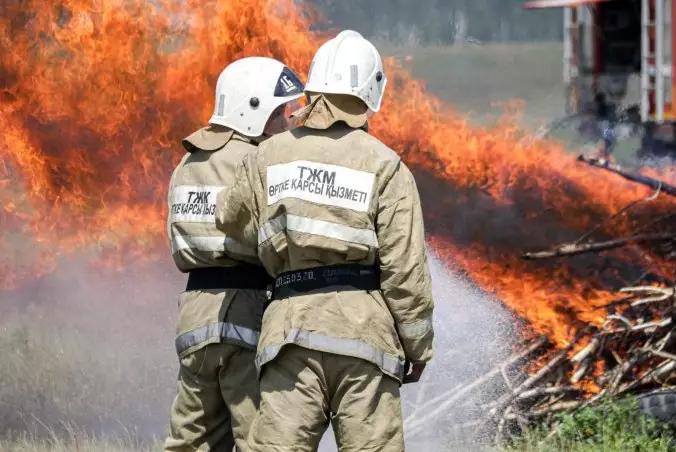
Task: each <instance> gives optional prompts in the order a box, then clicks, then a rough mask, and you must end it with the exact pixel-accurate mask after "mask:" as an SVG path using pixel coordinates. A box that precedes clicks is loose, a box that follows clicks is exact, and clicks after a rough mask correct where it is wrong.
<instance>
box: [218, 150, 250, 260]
mask: <svg viewBox="0 0 676 452" xmlns="http://www.w3.org/2000/svg"><path fill="white" fill-rule="evenodd" d="M252 154H253V153H250V154H249V155H247V156H246V157H245V158H244V160H243V161H242V163H241V164H240V165H239V167H238V169H237V175H236V176H235V181H234V183H233V185H232V186H231V187H229V188H224V189H223V190H221V191H220V192H219V193H218V196H217V197H216V227H217V228H218V229H219V230H220V231H221V232H223V233H224V234H225V235H226V236H228V237H231V238H232V239H234V240H236V241H237V242H239V243H241V244H243V245H246V246H249V247H251V248H254V249H255V248H256V247H257V246H258V232H257V231H258V224H257V223H258V222H257V214H256V210H255V199H254V190H253V186H254V182H253V179H252V177H253V175H254V174H252V162H253V161H252V158H253V156H252Z"/></svg>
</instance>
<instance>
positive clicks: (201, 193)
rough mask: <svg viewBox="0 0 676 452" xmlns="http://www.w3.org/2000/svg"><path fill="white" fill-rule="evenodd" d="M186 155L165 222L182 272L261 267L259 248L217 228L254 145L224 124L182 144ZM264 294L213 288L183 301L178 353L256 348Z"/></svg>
mask: <svg viewBox="0 0 676 452" xmlns="http://www.w3.org/2000/svg"><path fill="white" fill-rule="evenodd" d="M182 144H183V146H184V147H185V149H186V150H187V151H188V153H187V154H186V155H185V157H184V158H183V159H182V160H181V162H180V164H179V165H178V166H177V167H176V169H175V170H174V173H173V174H172V176H171V181H170V184H169V192H168V203H169V214H168V219H167V229H168V235H169V238H170V241H171V252H172V255H173V258H174V262H175V263H176V266H177V267H178V268H179V270H181V271H182V272H189V271H190V270H194V269H198V268H207V267H235V266H238V265H240V264H241V263H248V264H254V265H258V266H260V265H261V264H260V261H259V260H258V257H257V255H256V247H255V246H246V245H243V244H242V243H240V242H238V241H235V240H233V239H232V238H230V237H227V236H226V235H225V234H223V232H221V231H219V230H218V229H216V224H215V215H214V214H215V211H216V196H217V194H218V192H220V191H221V190H223V189H224V188H226V187H228V186H231V185H232V184H233V182H234V180H235V173H236V169H237V166H238V164H239V163H240V162H241V161H242V159H243V158H244V157H245V156H246V155H247V154H248V153H249V152H250V151H252V150H254V149H256V143H254V142H253V141H251V140H250V139H248V138H247V137H244V136H242V135H239V134H237V133H235V132H233V131H232V130H230V129H227V128H225V127H221V126H209V127H205V128H202V129H200V130H198V131H197V132H195V133H193V134H192V135H190V136H189V137H187V138H185V139H184V140H183V142H182ZM266 299H267V297H266V293H265V291H259V290H241V289H209V290H190V291H185V292H183V293H182V294H181V296H180V298H179V310H180V312H179V322H178V330H177V335H178V337H177V339H176V350H177V352H178V354H179V357H181V358H182V357H184V356H186V355H188V354H189V353H192V352H194V351H196V350H199V349H200V348H202V347H204V346H205V345H207V344H211V343H217V342H226V343H232V344H236V345H240V346H243V347H246V348H249V349H252V350H255V349H256V345H257V343H258V338H259V336H260V325H261V321H262V317H263V309H264V304H265V302H266Z"/></svg>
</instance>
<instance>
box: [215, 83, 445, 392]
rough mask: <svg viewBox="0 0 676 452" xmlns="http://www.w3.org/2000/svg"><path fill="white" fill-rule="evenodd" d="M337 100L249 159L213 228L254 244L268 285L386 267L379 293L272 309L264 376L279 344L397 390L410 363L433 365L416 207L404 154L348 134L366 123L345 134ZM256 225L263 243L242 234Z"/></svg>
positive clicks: (299, 299) (261, 360)
mask: <svg viewBox="0 0 676 452" xmlns="http://www.w3.org/2000/svg"><path fill="white" fill-rule="evenodd" d="M336 103H338V102H334V103H333V104H332V103H329V102H328V101H327V100H326V99H324V96H320V98H319V99H317V98H315V99H314V101H313V102H312V104H311V105H309V106H308V107H306V110H305V113H303V114H302V117H301V120H302V121H303V122H304V123H305V124H306V126H305V127H300V128H298V129H295V130H292V131H289V132H286V133H283V134H280V135H277V136H275V137H272V138H270V139H269V140H267V141H265V142H264V143H262V144H261V145H260V146H259V148H258V149H257V150H256V151H254V152H252V153H250V154H249V155H248V156H247V157H246V158H245V159H244V161H243V165H242V167H241V168H240V170H239V172H238V177H237V182H236V184H235V186H234V187H233V189H232V190H228V191H223V192H222V193H220V194H219V196H218V201H217V213H216V222H217V226H218V228H219V229H220V230H222V231H224V232H225V233H226V234H228V235H230V236H232V237H233V238H236V239H238V240H241V241H243V242H245V243H247V244H248V245H250V246H254V245H257V246H258V255H259V257H260V259H261V262H262V263H263V265H264V266H265V267H266V269H267V270H268V273H270V274H271V275H273V276H277V275H279V274H280V273H282V272H286V271H290V270H300V269H307V268H312V267H318V266H324V265H334V264H345V263H355V264H365V265H369V264H373V263H375V262H378V263H379V264H380V269H381V290H380V291H368V292H367V291H363V292H359V291H343V292H341V291H335V290H331V289H330V288H328V289H326V290H318V291H314V292H309V293H306V294H302V295H299V296H295V297H292V298H287V299H279V300H275V301H274V302H273V303H272V304H271V305H270V306H269V307H268V309H267V310H266V312H265V316H264V320H263V329H262V335H261V340H260V342H259V345H258V354H257V359H256V364H257V366H258V370H259V372H260V369H261V367H262V366H263V365H264V364H265V363H267V362H269V361H270V360H272V359H274V358H275V356H276V355H277V354H278V353H279V351H280V348H281V347H282V346H284V345H285V344H296V345H299V346H302V347H306V348H310V349H314V350H320V351H325V352H331V353H336V354H339V355H345V356H353V357H357V358H362V359H365V360H368V361H370V362H372V363H374V364H376V365H377V366H379V367H380V369H382V371H383V372H384V373H386V374H388V375H390V376H392V377H394V378H396V379H398V380H400V381H401V379H402V377H403V373H404V359H405V358H406V359H408V360H410V361H413V362H426V361H429V360H430V359H431V357H432V339H433V336H434V333H433V329H432V311H433V302H432V293H431V279H430V274H429V268H428V265H427V255H426V249H425V242H424V227H423V218H422V212H421V207H420V199H419V195H418V191H417V187H416V184H415V180H414V178H413V176H412V174H411V173H410V171H409V170H408V168H407V167H406V166H405V165H404V164H403V162H401V160H400V159H399V156H398V155H397V154H396V153H395V152H393V151H392V150H390V149H389V148H388V147H387V146H385V145H384V144H383V143H381V142H380V141H378V140H377V139H376V138H374V137H373V136H371V135H369V134H368V133H367V132H365V131H364V130H362V129H361V128H353V127H354V126H360V125H361V126H363V125H365V124H364V123H365V116H364V117H363V120H362V121H361V124H359V121H356V122H355V121H354V120H352V121H349V122H351V123H352V126H353V127H350V126H349V125H348V124H347V122H348V121H345V120H344V118H341V117H340V112H339V111H337V110H336V109H335V108H333V107H335V104H336ZM308 108H309V109H310V111H309V114H308V111H307V109H308ZM313 109H314V112H313V111H312V110H313ZM348 119H350V118H348ZM352 119H354V118H352ZM357 119H358V118H357ZM307 125H311V126H313V127H316V128H310V127H307ZM252 225H253V228H255V229H257V230H258V240H257V242H256V241H254V240H253V239H252V238H251V237H250V236H248V237H247V234H242V233H241V231H243V230H245V229H246V230H250V229H251V227H252Z"/></svg>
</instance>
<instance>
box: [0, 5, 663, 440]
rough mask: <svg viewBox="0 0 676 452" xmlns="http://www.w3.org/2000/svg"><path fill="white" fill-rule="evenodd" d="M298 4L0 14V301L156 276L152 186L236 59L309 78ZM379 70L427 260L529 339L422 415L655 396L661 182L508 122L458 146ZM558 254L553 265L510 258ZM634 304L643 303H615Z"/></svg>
mask: <svg viewBox="0 0 676 452" xmlns="http://www.w3.org/2000/svg"><path fill="white" fill-rule="evenodd" d="M310 3H311V2H296V1H293V0H275V1H271V0H228V1H216V0H206V1H205V0H200V1H196V0H187V1H186V0H157V1H153V2H148V1H146V0H124V1H122V0H54V1H50V2H43V1H38V0H21V1H18V0H6V1H4V2H1V4H2V7H0V256H2V259H0V290H21V287H22V285H24V284H27V283H29V282H30V281H33V280H35V279H36V278H38V277H40V276H43V275H46V274H49V273H52V272H58V271H59V268H60V267H59V266H60V265H61V258H62V257H63V256H72V255H76V254H78V253H79V254H85V253H87V254H88V255H95V256H97V257H98V259H99V260H98V261H97V264H101V265H103V264H105V265H104V267H105V268H106V269H107V270H108V271H111V272H115V271H116V270H117V269H120V268H126V269H129V268H134V269H138V272H141V271H142V270H141V269H142V267H143V266H147V265H151V266H152V265H156V264H157V262H158V261H159V260H164V259H168V251H167V239H166V236H165V227H164V218H165V215H166V205H165V199H166V198H165V196H166V184H167V182H168V180H169V177H170V174H171V171H172V168H173V167H174V165H175V164H176V163H177V162H178V160H179V159H180V158H181V154H182V153H181V150H180V146H179V144H178V143H179V141H180V139H181V138H182V137H184V136H186V135H187V134H189V133H191V132H192V131H194V130H195V129H197V128H198V127H200V126H202V125H203V124H204V122H205V121H206V120H207V119H208V118H209V115H210V113H211V110H212V107H213V91H212V90H213V87H214V83H215V80H216V78H217V76H218V74H219V72H220V71H221V70H222V69H223V67H225V65H227V64H228V63H230V62H231V61H233V60H234V59H237V58H240V57H243V56H250V55H261V56H270V57H274V58H277V59H280V60H282V61H284V62H286V63H287V64H288V65H289V66H290V67H292V68H293V69H295V70H296V71H297V72H298V73H300V74H304V73H305V72H306V71H307V68H308V67H309V63H310V61H311V58H312V55H313V54H314V52H315V51H316V49H317V48H318V47H319V45H320V44H321V43H322V42H324V40H325V39H327V37H328V36H326V35H321V34H318V33H316V32H311V31H309V30H311V29H312V27H313V25H314V24H316V22H317V21H319V20H321V19H320V18H319V17H318V15H317V14H316V12H315V11H313V10H311V9H310V6H309V4H310ZM412 64H415V59H414V60H413V63H412ZM386 70H387V71H388V76H389V80H390V82H389V83H388V89H387V90H386V95H385V99H384V101H383V108H382V110H381V111H380V112H379V113H378V114H377V115H375V117H374V118H373V121H372V123H371V124H370V126H371V128H370V130H371V131H372V132H373V133H374V134H375V135H376V136H377V137H378V138H380V139H381V140H382V141H384V142H385V143H387V144H388V145H389V146H390V147H391V148H393V149H395V150H397V151H398V152H399V153H400V155H401V157H402V159H403V161H404V162H405V163H406V164H407V165H408V166H409V167H410V168H411V169H412V170H413V171H414V172H415V174H416V180H417V181H418V186H419V190H420V193H421V198H422V203H423V210H424V213H425V225H426V229H427V234H428V235H427V237H428V242H429V245H430V247H431V248H432V249H433V250H434V252H435V254H437V255H438V256H439V257H440V258H441V259H442V260H443V261H444V262H445V263H446V264H447V265H448V267H449V269H452V271H456V272H460V273H463V274H464V275H466V276H467V278H468V279H469V280H471V281H472V282H473V283H474V284H475V285H476V286H477V287H479V288H480V289H481V290H483V291H485V292H486V293H489V294H490V295H491V296H493V297H494V298H495V299H497V300H500V302H501V303H503V304H504V305H505V306H506V307H508V308H509V309H510V310H511V312H513V313H514V316H515V317H516V318H518V319H519V322H520V325H521V326H522V328H521V329H522V331H523V335H524V337H525V338H527V339H528V344H527V346H525V347H524V348H523V349H522V350H519V351H518V352H517V353H516V354H515V355H514V356H513V357H512V358H510V359H509V360H507V361H506V362H504V363H500V364H496V367H495V368H494V369H493V370H492V371H491V372H490V373H488V374H487V375H485V376H484V377H483V378H481V379H479V380H478V381H475V382H467V385H466V386H465V387H464V388H463V389H459V390H457V391H455V392H454V394H452V395H447V394H440V395H439V400H438V404H437V406H436V407H435V410H436V409H443V408H444V407H447V406H450V405H451V404H455V405H457V404H462V399H463V397H465V396H467V395H468V394H470V393H471V392H472V391H473V390H475V389H477V388H479V387H481V385H483V384H489V382H491V383H490V384H495V381H496V379H497V380H498V381H499V382H500V383H499V384H500V385H502V387H503V389H504V395H502V396H501V397H498V398H497V399H496V400H494V401H488V402H487V404H486V406H485V407H483V411H482V416H480V418H481V419H482V421H481V422H483V423H484V424H486V425H489V424H493V425H495V424H496V423H497V425H498V426H499V427H501V428H503V427H504V426H505V425H507V424H508V423H516V424H519V423H524V422H526V421H529V420H532V419H534V418H541V417H542V416H546V415H547V414H549V413H552V412H556V411H561V410H565V409H570V408H573V407H577V406H580V405H581V404H584V403H589V402H591V401H593V400H595V398H597V397H598V396H600V395H602V394H624V393H628V392H634V391H639V390H648V389H652V388H656V387H660V386H668V385H669V383H670V381H671V380H670V378H671V375H672V374H671V373H670V370H671V369H672V368H673V366H674V361H673V359H674V358H676V356H675V355H676V348H675V346H674V341H673V339H672V334H671V330H672V320H671V315H672V314H673V307H672V305H673V290H672V289H670V288H672V287H673V286H674V278H673V273H674V263H673V261H672V260H670V251H669V250H666V249H665V246H666V245H667V244H669V243H673V240H671V239H670V238H671V237H672V236H671V235H670V234H676V226H675V225H674V223H675V222H674V217H676V198H674V197H671V196H668V194H667V191H668V190H666V187H667V186H666V183H672V184H674V183H676V171H675V168H674V167H673V166H668V167H666V168H663V169H662V170H660V171H659V172H654V173H653V174H647V173H646V174H644V175H643V177H647V176H652V177H654V178H657V179H660V180H663V181H665V184H662V185H660V186H659V187H657V189H655V188H654V187H653V188H646V187H645V186H643V185H641V184H637V183H635V182H633V181H628V180H626V179H624V178H622V177H620V176H619V175H618V174H613V173H612V172H609V171H602V170H600V169H597V168H592V167H590V166H588V165H586V164H584V163H581V162H577V161H576V160H575V158H574V157H573V156H571V155H570V154H569V153H567V152H566V151H565V149H564V148H563V146H562V145H560V144H558V143H555V142H549V141H542V140H536V139H531V138H529V137H528V136H527V135H526V134H524V132H522V131H521V130H520V129H519V127H518V126H517V122H516V121H515V119H516V118H515V116H514V114H516V112H514V111H511V110H509V108H508V110H507V112H506V115H505V118H504V119H503V120H502V121H500V122H499V123H497V124H495V125H493V126H490V127H476V126H472V125H469V124H468V120H467V117H466V116H465V115H463V114H459V113H458V112H456V111H454V110H453V109H452V108H450V107H449V106H447V105H444V104H443V103H442V102H441V101H439V100H438V99H437V98H435V97H434V96H432V95H431V94H430V93H429V92H428V91H427V89H426V87H425V85H424V83H422V82H419V81H416V80H413V79H412V78H411V77H410V75H409V73H408V72H407V70H406V69H405V68H403V67H402V66H401V65H400V64H398V62H397V61H396V60H395V59H393V58H389V59H387V61H386ZM655 191H657V192H658V194H657V195H655V193H654V192H655ZM590 231H591V232H590ZM591 238H593V239H594V240H595V241H597V242H598V241H602V242H604V244H603V245H602V246H601V245H599V244H598V243H596V244H590V239H591ZM670 240H671V241H670ZM613 241H614V242H613ZM556 243H569V245H567V246H564V247H562V248H560V249H556V250H554V251H548V253H549V254H547V253H545V256H544V257H549V259H541V258H540V259H538V257H543V256H541V255H530V256H527V257H530V259H524V258H523V256H522V253H523V252H524V251H532V252H537V251H539V250H542V249H547V248H548V247H550V246H551V245H552V244H556ZM571 250H572V251H573V252H572V253H571ZM580 250H582V251H584V252H580V253H578V252H577V251H580ZM600 251H602V253H599V252H600ZM566 254H568V255H570V254H575V256H569V257H564V255H566ZM553 257H557V259H553ZM637 285H641V286H643V285H650V288H649V289H644V288H638V289H637V288H634V289H628V290H624V291H622V290H621V289H622V288H623V287H630V286H637ZM0 300H1V299H0ZM119 303H125V300H124V299H123V297H120V300H119ZM438 320H439V319H438ZM439 321H443V319H440V320H439ZM523 369H525V370H526V371H527V376H526V377H524V378H519V377H518V374H519V371H521V370H523ZM435 410H432V411H435Z"/></svg>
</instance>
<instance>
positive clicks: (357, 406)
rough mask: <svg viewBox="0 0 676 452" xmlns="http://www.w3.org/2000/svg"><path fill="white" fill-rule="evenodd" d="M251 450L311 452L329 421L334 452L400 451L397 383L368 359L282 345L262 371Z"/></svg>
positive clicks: (260, 451)
mask: <svg viewBox="0 0 676 452" xmlns="http://www.w3.org/2000/svg"><path fill="white" fill-rule="evenodd" d="M260 385H261V405H260V410H259V412H258V415H257V416H256V418H255V420H254V422H253V425H252V426H251V431H250V433H249V450H250V451H251V452H292V451H293V452H306V451H307V452H314V451H316V450H317V447H318V446H319V442H320V440H321V438H322V436H323V434H324V432H325V431H326V429H327V427H328V425H329V422H331V424H332V426H333V431H334V434H335V437H336V442H337V443H338V450H339V451H340V452H376V451H379V452H402V451H403V450H404V428H403V420H402V415H401V401H400V398H399V382H397V381H396V380H395V379H394V378H391V377H388V376H386V375H384V374H383V373H382V371H381V370H380V369H379V368H378V367H377V366H375V365H374V364H371V363H370V362H368V361H365V360H362V359H358V358H353V357H349V356H340V355H334V354H331V353H325V352H320V351H316V350H310V349H306V348H301V347H298V346H295V345H287V346H285V347H284V349H282V351H281V352H280V354H279V355H278V356H277V357H276V358H275V359H274V360H273V361H271V362H269V363H267V364H266V365H265V366H264V367H263V372H262V374H261V381H260Z"/></svg>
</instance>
